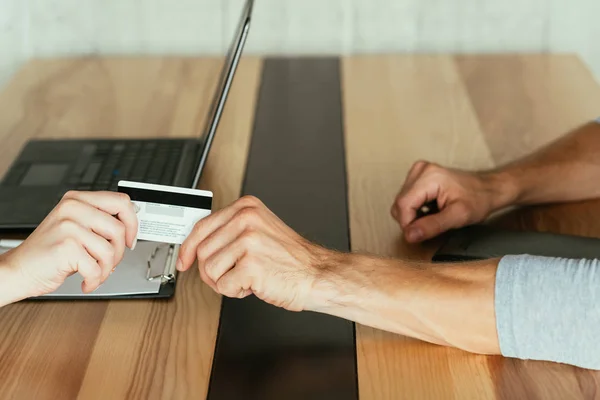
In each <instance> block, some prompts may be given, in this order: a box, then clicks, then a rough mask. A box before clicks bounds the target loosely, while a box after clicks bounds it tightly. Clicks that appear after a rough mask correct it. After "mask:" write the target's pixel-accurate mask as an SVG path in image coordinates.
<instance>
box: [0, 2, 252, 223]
mask: <svg viewBox="0 0 600 400" xmlns="http://www.w3.org/2000/svg"><path fill="white" fill-rule="evenodd" d="M253 3H254V1H253V0H247V2H246V5H245V7H244V10H243V13H242V19H241V21H240V24H239V27H238V31H237V33H236V35H235V36H234V38H233V43H232V44H231V46H230V48H229V51H228V53H227V58H226V60H225V63H224V66H223V70H222V72H221V75H220V77H219V80H220V81H219V84H218V85H217V89H216V92H215V94H214V99H213V103H212V106H211V109H210V111H209V113H210V114H209V115H208V118H207V125H206V127H205V129H204V131H203V132H202V134H201V136H200V138H197V139H115V140H106V139H84V140H71V139H69V140H31V141H29V142H27V144H26V145H25V147H24V148H23V149H22V151H21V153H20V154H19V156H18V157H17V159H16V160H15V161H14V162H13V164H12V165H11V167H10V168H9V170H8V172H7V173H6V174H5V176H4V178H3V180H2V182H1V183H0V231H4V232H10V231H22V232H27V231H31V230H33V229H35V227H36V226H37V225H38V224H39V223H40V222H41V221H42V220H43V219H44V218H45V217H46V215H47V214H48V213H49V212H50V211H51V210H52V208H54V206H55V205H56V204H57V203H58V201H59V200H60V199H61V198H62V196H63V195H64V193H66V192H67V191H68V190H71V189H75V190H112V191H116V190H117V182H118V181H120V180H130V181H138V182H146V183H157V184H163V185H173V186H183V187H193V188H195V187H196V186H197V184H198V181H199V179H200V176H201V174H202V171H203V169H204V164H205V163H206V159H207V157H208V152H209V150H210V147H211V144H212V140H213V138H214V135H215V132H216V129H217V126H218V123H219V120H220V117H221V114H222V112H223V108H224V106H225V101H226V99H227V95H228V93H229V89H230V87H231V84H232V81H233V77H234V74H235V71H236V69H237V65H238V63H239V60H240V57H241V54H242V51H243V48H244V44H245V42H246V38H247V36H248V31H249V29H250V17H251V14H252V8H253Z"/></svg>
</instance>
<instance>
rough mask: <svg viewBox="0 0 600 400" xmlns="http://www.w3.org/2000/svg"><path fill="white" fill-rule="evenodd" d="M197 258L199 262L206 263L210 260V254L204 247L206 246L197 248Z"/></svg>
mask: <svg viewBox="0 0 600 400" xmlns="http://www.w3.org/2000/svg"><path fill="white" fill-rule="evenodd" d="M196 258H197V259H198V264H201V265H206V262H207V261H208V254H207V252H206V250H205V249H204V246H199V247H198V249H197V250H196Z"/></svg>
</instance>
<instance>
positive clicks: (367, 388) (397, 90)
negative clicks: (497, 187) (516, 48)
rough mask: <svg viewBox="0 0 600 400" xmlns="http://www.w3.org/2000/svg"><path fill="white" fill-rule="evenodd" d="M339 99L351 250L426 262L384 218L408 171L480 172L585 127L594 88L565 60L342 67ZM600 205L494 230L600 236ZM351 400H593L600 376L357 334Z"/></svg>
mask: <svg viewBox="0 0 600 400" xmlns="http://www.w3.org/2000/svg"><path fill="white" fill-rule="evenodd" d="M343 67H344V68H343V70H344V73H343V88H344V102H345V122H346V140H347V157H348V160H347V163H348V177H349V201H350V223H351V239H352V247H353V250H358V251H366V252H372V253H376V254H381V255H386V256H396V257H405V258H421V259H429V257H430V256H431V254H432V252H433V250H434V249H435V248H436V242H435V241H434V242H432V243H430V244H427V245H421V246H409V245H407V244H405V243H404V242H403V240H401V239H400V238H399V234H400V230H399V228H398V227H397V225H396V223H395V222H394V221H393V220H392V219H391V217H390V216H389V209H390V206H391V203H392V200H393V198H394V196H395V194H396V192H397V191H398V190H399V188H400V186H401V184H402V182H403V180H404V177H405V174H406V173H407V171H408V168H409V167H410V165H411V164H412V163H413V162H414V161H416V160H418V159H427V160H430V161H434V162H438V163H440V164H443V165H446V166H450V167H465V168H469V169H476V168H485V167H489V166H491V165H497V164H499V163H503V162H506V161H508V160H512V159H514V158H516V157H519V156H521V155H523V154H525V153H526V152H529V151H532V150H534V149H536V148H538V147H540V146H541V145H543V144H544V143H547V142H549V141H550V140H552V139H554V138H555V137H557V136H558V135H560V134H563V133H565V132H566V131H568V130H569V129H572V128H574V127H576V126H578V125H580V124H583V123H585V122H587V121H588V120H589V119H590V118H592V117H597V115H596V114H597V113H599V111H598V104H600V97H599V93H600V89H599V88H598V87H597V85H596V84H595V82H594V81H593V80H592V78H591V75H590V74H589V72H588V71H587V70H586V69H585V68H584V67H583V66H582V65H581V63H580V62H579V60H577V58H576V57H573V56H525V55H519V56H461V57H456V58H451V57H430V56H397V57H379V58H375V57H366V58H362V59H361V58H349V59H347V60H345V62H344V65H343ZM599 207H600V203H598V202H588V203H581V204H571V205H563V206H557V205H553V206H546V207H531V208H527V209H522V210H517V211H513V212H510V213H507V214H504V215H503V216H501V217H500V219H499V220H497V221H495V223H497V224H500V225H501V226H504V227H511V228H515V227H516V228H518V229H532V230H549V231H554V232H562V233H572V234H580V235H589V236H600V225H599V224H598V223H597V222H596V218H595V217H594V215H597V212H598V208H599ZM357 340H358V342H357V348H358V368H359V376H360V380H359V385H360V391H361V398H362V399H365V398H366V399H371V398H373V399H375V398H376V399H382V398H383V399H386V398H388V399H404V398H406V399H588V398H598V397H599V394H598V393H600V392H599V388H600V386H599V385H598V380H599V378H600V374H599V373H597V372H595V371H586V370H581V369H577V368H574V367H572V366H567V365H561V364H552V363H544V362H531V361H529V362H525V361H520V360H514V359H505V358H502V357H485V356H479V355H472V354H468V353H466V352H462V351H459V350H455V349H448V348H444V347H438V346H434V345H429V344H427V343H423V342H418V341H415V340H411V339H408V338H404V337H402V336H399V335H393V334H390V333H384V332H381V331H376V330H373V329H369V328H365V327H358V328H357Z"/></svg>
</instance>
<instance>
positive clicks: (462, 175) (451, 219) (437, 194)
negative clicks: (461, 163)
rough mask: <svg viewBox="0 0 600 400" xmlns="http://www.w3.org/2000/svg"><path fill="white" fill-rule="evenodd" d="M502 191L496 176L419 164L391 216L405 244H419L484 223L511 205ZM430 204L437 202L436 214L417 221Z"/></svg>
mask: <svg viewBox="0 0 600 400" xmlns="http://www.w3.org/2000/svg"><path fill="white" fill-rule="evenodd" d="M504 188H505V185H504V183H503V182H502V178H500V177H499V175H495V174H492V173H475V172H467V171H461V170H456V169H449V168H443V167H441V166H439V165H436V164H433V163H429V162H426V161H419V162H417V163H415V164H414V165H413V166H412V168H411V170H410V171H409V173H408V175H407V177H406V181H405V182H404V186H403V187H402V189H401V190H400V193H399V194H398V196H397V197H396V200H395V202H394V204H393V205H392V209H391V213H392V216H393V217H394V218H395V219H396V220H397V221H398V223H399V224H400V226H401V227H402V230H403V231H404V236H405V238H406V240H407V241H408V242H412V243H416V242H421V241H423V240H427V239H431V238H433V237H435V236H437V235H439V234H441V233H443V232H445V231H447V230H450V229H455V228H460V227H463V226H466V225H470V224H474V223H478V222H481V221H483V220H484V219H486V218H487V217H488V216H489V215H490V214H491V213H492V212H494V211H495V210H498V209H500V208H502V207H504V206H506V205H507V204H508V203H509V202H510V200H509V196H510V194H509V193H508V191H505V190H504ZM431 201H437V206H438V209H439V212H438V213H435V214H430V215H426V216H424V217H422V218H418V212H419V210H420V209H421V208H422V207H423V205H425V204H426V203H429V202H431Z"/></svg>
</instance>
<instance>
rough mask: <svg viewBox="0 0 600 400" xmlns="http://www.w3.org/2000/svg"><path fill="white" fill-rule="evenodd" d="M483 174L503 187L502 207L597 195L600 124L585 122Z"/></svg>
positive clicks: (599, 169) (599, 194)
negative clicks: (516, 158)
mask: <svg viewBox="0 0 600 400" xmlns="http://www.w3.org/2000/svg"><path fill="white" fill-rule="evenodd" d="M487 175H488V176H490V177H493V178H494V179H496V180H497V181H500V182H502V184H503V185H504V186H505V189H506V190H505V193H506V194H507V196H506V199H505V201H504V202H505V203H507V204H503V205H505V206H508V205H528V204H539V203H553V202H569V201H578V200H586V199H590V198H597V197H600V185H598V179H600V123H598V122H591V123H589V124H586V125H584V126H582V127H580V128H578V129H576V130H574V131H572V132H570V133H569V134H567V135H566V136H563V137H561V138H559V139H558V140H556V141H554V142H552V143H550V144H549V145H547V146H545V147H543V148H542V149H540V150H538V151H537V152H535V153H533V154H531V155H529V156H527V157H525V158H523V159H520V160H517V161H515V162H512V163H510V164H508V165H505V166H503V167H500V168H498V169H496V170H494V171H491V172H489V173H488V174H487Z"/></svg>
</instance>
